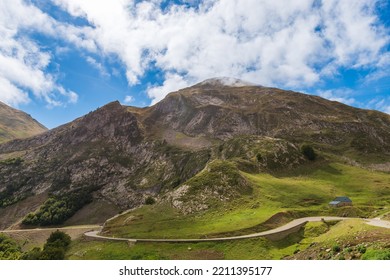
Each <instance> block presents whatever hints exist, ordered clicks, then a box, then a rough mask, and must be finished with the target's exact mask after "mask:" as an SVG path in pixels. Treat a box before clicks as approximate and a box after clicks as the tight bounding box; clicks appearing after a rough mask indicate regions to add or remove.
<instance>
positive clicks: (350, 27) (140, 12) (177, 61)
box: [55, 0, 389, 102]
mask: <svg viewBox="0 0 390 280" xmlns="http://www.w3.org/2000/svg"><path fill="white" fill-rule="evenodd" d="M160 2H161V1H133V0H121V1H104V0H99V1H79V0H55V3H57V4H58V5H60V6H61V7H62V8H63V9H66V10H67V11H68V12H69V13H71V14H72V15H74V16H78V17H84V18H86V19H87V20H88V21H89V22H90V24H91V25H93V26H94V27H95V29H94V30H93V31H90V32H87V33H86V35H87V36H90V37H89V38H87V39H86V41H88V42H89V41H90V40H93V41H94V43H95V45H96V46H97V47H98V49H99V50H100V51H101V52H102V53H103V54H105V55H111V54H114V55H115V56H117V57H118V58H119V59H120V60H121V61H122V63H123V64H124V65H125V67H126V77H127V79H128V82H129V84H130V85H134V84H136V83H138V81H139V78H140V77H142V76H143V75H144V74H145V72H146V71H147V70H148V69H149V68H150V67H155V66H157V67H158V68H159V69H160V70H161V71H162V72H163V73H164V74H165V80H164V81H163V83H162V84H161V85H156V86H153V87H150V88H149V89H148V91H147V92H148V94H149V96H150V97H151V98H152V100H153V102H156V101H157V100H160V99H161V98H162V97H163V96H165V95H166V94H167V93H168V92H169V91H172V90H176V89H179V88H180V87H182V86H186V85H189V84H190V83H192V82H198V81H201V80H203V79H206V78H210V77H215V76H232V77H237V78H242V79H244V80H248V81H250V82H254V83H257V84H263V85H275V86H288V87H295V88H300V87H307V86H312V85H314V84H315V83H318V82H319V81H321V79H322V78H323V77H327V76H333V75H335V74H337V71H338V69H339V67H346V68H348V67H354V68H361V67H380V58H381V56H383V54H384V53H385V51H384V50H383V48H384V47H385V46H386V44H387V43H388V42H389V36H388V35H387V32H386V31H385V30H384V28H383V27H381V26H380V25H379V24H378V19H377V18H376V16H375V11H374V9H375V4H376V2H377V1H369V0H359V1H353V2H351V1H347V0H342V1H336V0H324V1H314V0H302V1H275V0H263V1H258V0H240V1H238V0H226V1H213V0H209V1H204V4H199V8H198V9H194V8H188V7H186V6H180V5H171V6H170V8H169V9H166V10H164V11H162V10H161V9H160V6H159V4H160ZM183 2H193V1H183ZM172 73H175V74H172Z"/></svg>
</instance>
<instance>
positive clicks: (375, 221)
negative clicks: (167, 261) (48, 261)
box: [84, 216, 390, 242]
mask: <svg viewBox="0 0 390 280" xmlns="http://www.w3.org/2000/svg"><path fill="white" fill-rule="evenodd" d="M348 219H356V218H345V217H326V216H320V217H306V218H299V219H295V220H293V221H291V222H289V223H287V224H285V225H283V226H280V227H278V228H275V229H271V230H267V231H263V232H258V233H253V234H247V235H239V236H230V237H216V238H202V239H199V238H190V239H159V238H151V239H143V238H118V237H108V236H101V235H99V233H100V231H89V232H86V233H84V235H85V236H87V237H90V238H93V239H101V240H111V241H127V242H207V241H228V240H239V239H247V238H255V237H267V236H272V235H275V234H278V233H283V232H286V231H288V230H291V229H293V228H297V227H302V226H303V225H304V224H306V223H307V222H319V221H322V220H325V221H340V220H348ZM365 221H366V222H367V223H368V224H371V225H375V226H380V227H385V228H390V222H387V221H382V220H378V219H365Z"/></svg>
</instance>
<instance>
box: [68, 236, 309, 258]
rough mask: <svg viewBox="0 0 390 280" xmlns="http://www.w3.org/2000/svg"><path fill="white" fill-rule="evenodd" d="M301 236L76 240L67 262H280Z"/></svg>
mask: <svg viewBox="0 0 390 280" xmlns="http://www.w3.org/2000/svg"><path fill="white" fill-rule="evenodd" d="M300 235H301V233H297V234H296V235H291V236H289V237H288V238H286V239H285V240H283V241H279V242H273V241H270V240H267V239H265V238H254V239H247V240H236V241H224V242H204V243H203V242H202V243H136V244H126V243H124V242H111V241H107V242H102V241H85V240H81V239H79V240H77V241H75V242H73V243H72V245H71V247H70V250H69V251H68V254H67V258H68V259H84V260H97V259H102V260H104V259H105V260H112V259H114V260H123V259H132V260H138V259H143V260H164V259H182V260H185V259H214V260H215V259H228V260H234V259H237V260H240V259H280V258H282V257H284V256H286V255H289V254H293V252H294V250H295V245H294V244H295V242H297V241H299V240H301V237H300Z"/></svg>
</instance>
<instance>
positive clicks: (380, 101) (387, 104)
mask: <svg viewBox="0 0 390 280" xmlns="http://www.w3.org/2000/svg"><path fill="white" fill-rule="evenodd" d="M364 107H366V108H369V109H375V110H378V111H382V112H385V113H387V114H389V115H390V97H389V96H388V97H376V98H374V99H371V100H370V101H369V102H368V103H367V104H365V106H364Z"/></svg>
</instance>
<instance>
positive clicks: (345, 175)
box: [103, 162, 390, 238]
mask: <svg viewBox="0 0 390 280" xmlns="http://www.w3.org/2000/svg"><path fill="white" fill-rule="evenodd" d="M315 164H316V166H313V167H311V166H304V167H301V168H299V169H295V170H293V171H290V172H289V173H284V174H273V175H271V174H266V173H258V174H250V173H244V172H241V175H243V176H244V177H245V178H246V180H247V181H248V182H250V184H251V186H252V189H253V190H252V192H250V193H248V194H243V195H241V196H239V197H237V198H235V199H234V200H232V201H230V202H229V203H223V204H216V205H215V206H212V207H210V208H209V209H208V210H206V211H203V212H199V213H193V214H187V215H184V214H182V213H181V212H180V211H179V210H177V209H175V208H173V207H172V206H170V204H168V203H158V204H155V205H145V206H143V207H141V208H138V209H136V210H133V211H130V212H127V213H126V214H123V215H120V216H119V217H117V218H115V219H113V220H110V221H109V222H107V223H106V225H105V227H104V229H103V234H104V235H107V236H116V237H128V238H199V237H200V238H204V237H213V236H229V235H230V236H231V235H239V234H248V233H253V232H258V231H262V230H266V229H269V228H272V227H276V226H277V225H279V224H281V223H285V222H287V221H288V220H292V219H294V218H298V217H304V216H318V215H332V216H349V217H375V216H378V215H380V214H381V213H384V212H386V211H388V207H389V205H390V175H389V174H386V173H382V172H377V171H369V170H366V169H363V168H359V167H354V166H348V165H345V164H341V163H325V162H322V163H321V164H319V163H315ZM336 196H348V197H350V198H351V199H352V201H353V206H352V207H342V208H330V207H329V206H328V203H329V202H330V201H331V200H332V199H333V198H334V197H336ZM278 213H279V214H278ZM275 214H278V215H277V216H274V215H275ZM276 217H278V218H276Z"/></svg>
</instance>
